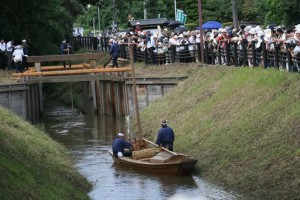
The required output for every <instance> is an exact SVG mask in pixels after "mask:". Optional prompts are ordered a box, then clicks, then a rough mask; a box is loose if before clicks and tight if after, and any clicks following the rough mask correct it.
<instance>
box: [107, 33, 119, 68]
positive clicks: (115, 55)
mask: <svg viewBox="0 0 300 200" xmlns="http://www.w3.org/2000/svg"><path fill="white" fill-rule="evenodd" d="M109 53H110V55H111V56H112V67H119V66H118V63H117V60H118V57H119V54H120V46H119V44H118V43H117V40H116V38H114V39H113V44H112V45H111V47H110V50H109Z"/></svg>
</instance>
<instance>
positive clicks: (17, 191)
mask: <svg viewBox="0 0 300 200" xmlns="http://www.w3.org/2000/svg"><path fill="white" fill-rule="evenodd" d="M73 166H74V165H73V162H72V160H70V158H69V155H68V154H67V151H66V149H65V148H64V147H62V146H61V145H59V144H58V143H55V142H54V141H53V140H51V139H50V138H49V137H48V136H47V135H46V134H45V133H43V132H42V131H40V130H38V129H36V128H34V127H33V126H32V125H30V124H29V123H27V122H25V121H24V120H22V119H20V118H19V117H17V116H15V115H14V114H12V113H11V112H9V111H7V110H5V109H3V108H2V107H0V188H1V189H0V199H5V200H10V199H11V200H15V199H37V200H40V199H60V200H61V199H66V200H69V199H89V198H88V196H87V192H88V191H89V190H90V189H91V185H90V183H88V182H87V180H86V179H85V178H83V177H82V176H81V175H80V174H79V172H77V171H76V170H75V169H74V167H73Z"/></svg>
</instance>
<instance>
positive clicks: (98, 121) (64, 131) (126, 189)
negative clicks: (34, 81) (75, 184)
mask: <svg viewBox="0 0 300 200" xmlns="http://www.w3.org/2000/svg"><path fill="white" fill-rule="evenodd" d="M45 107H46V108H47V109H45V112H44V116H43V122H42V124H43V126H44V129H45V131H46V132H47V133H48V134H49V135H50V136H51V138H53V139H54V140H56V141H57V142H59V143H61V144H63V145H65V146H66V147H67V148H68V149H69V150H70V152H71V154H72V155H73V156H74V158H75V161H76V168H77V169H78V170H79V171H80V173H82V174H83V175H84V176H85V177H86V178H87V179H88V180H89V181H90V182H91V183H92V184H93V186H94V187H93V190H92V191H91V192H90V193H89V196H90V197H91V199H93V200H113V199H126V200H148V199H155V200H185V199H186V200H224V199H227V200H231V199H241V196H239V195H237V194H234V193H233V192H228V191H225V190H224V189H222V188H221V187H218V186H216V185H213V184H211V183H209V182H206V181H205V180H203V179H201V178H199V177H198V176H191V177H174V176H162V175H154V174H147V173H144V172H142V171H135V170H131V169H130V168H122V167H119V166H116V165H114V164H113V160H112V158H111V157H110V155H109V154H108V152H109V150H110V149H111V143H112V140H113V139H114V137H115V135H116V134H117V133H118V132H126V123H125V120H124V119H123V118H116V117H111V116H96V115H94V116H93V115H83V114H81V113H80V112H78V111H77V110H72V109H70V108H68V107H66V106H60V105H55V106H53V105H48V104H47V103H46V104H45Z"/></svg>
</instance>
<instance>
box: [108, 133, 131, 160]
mask: <svg viewBox="0 0 300 200" xmlns="http://www.w3.org/2000/svg"><path fill="white" fill-rule="evenodd" d="M125 148H126V149H129V150H130V151H125ZM112 150H113V154H114V156H115V157H116V158H118V157H120V156H125V157H131V155H132V153H131V150H132V144H130V143H129V142H126V141H125V140H124V134H123V133H118V137H117V138H116V139H115V140H114V141H113V145H112ZM120 153H121V154H122V155H118V154H120Z"/></svg>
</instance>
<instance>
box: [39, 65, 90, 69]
mask: <svg viewBox="0 0 300 200" xmlns="http://www.w3.org/2000/svg"><path fill="white" fill-rule="evenodd" d="M84 67H85V66H84V65H83V64H80V65H72V66H71V69H83V68H84ZM41 70H42V71H48V70H64V66H41Z"/></svg>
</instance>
